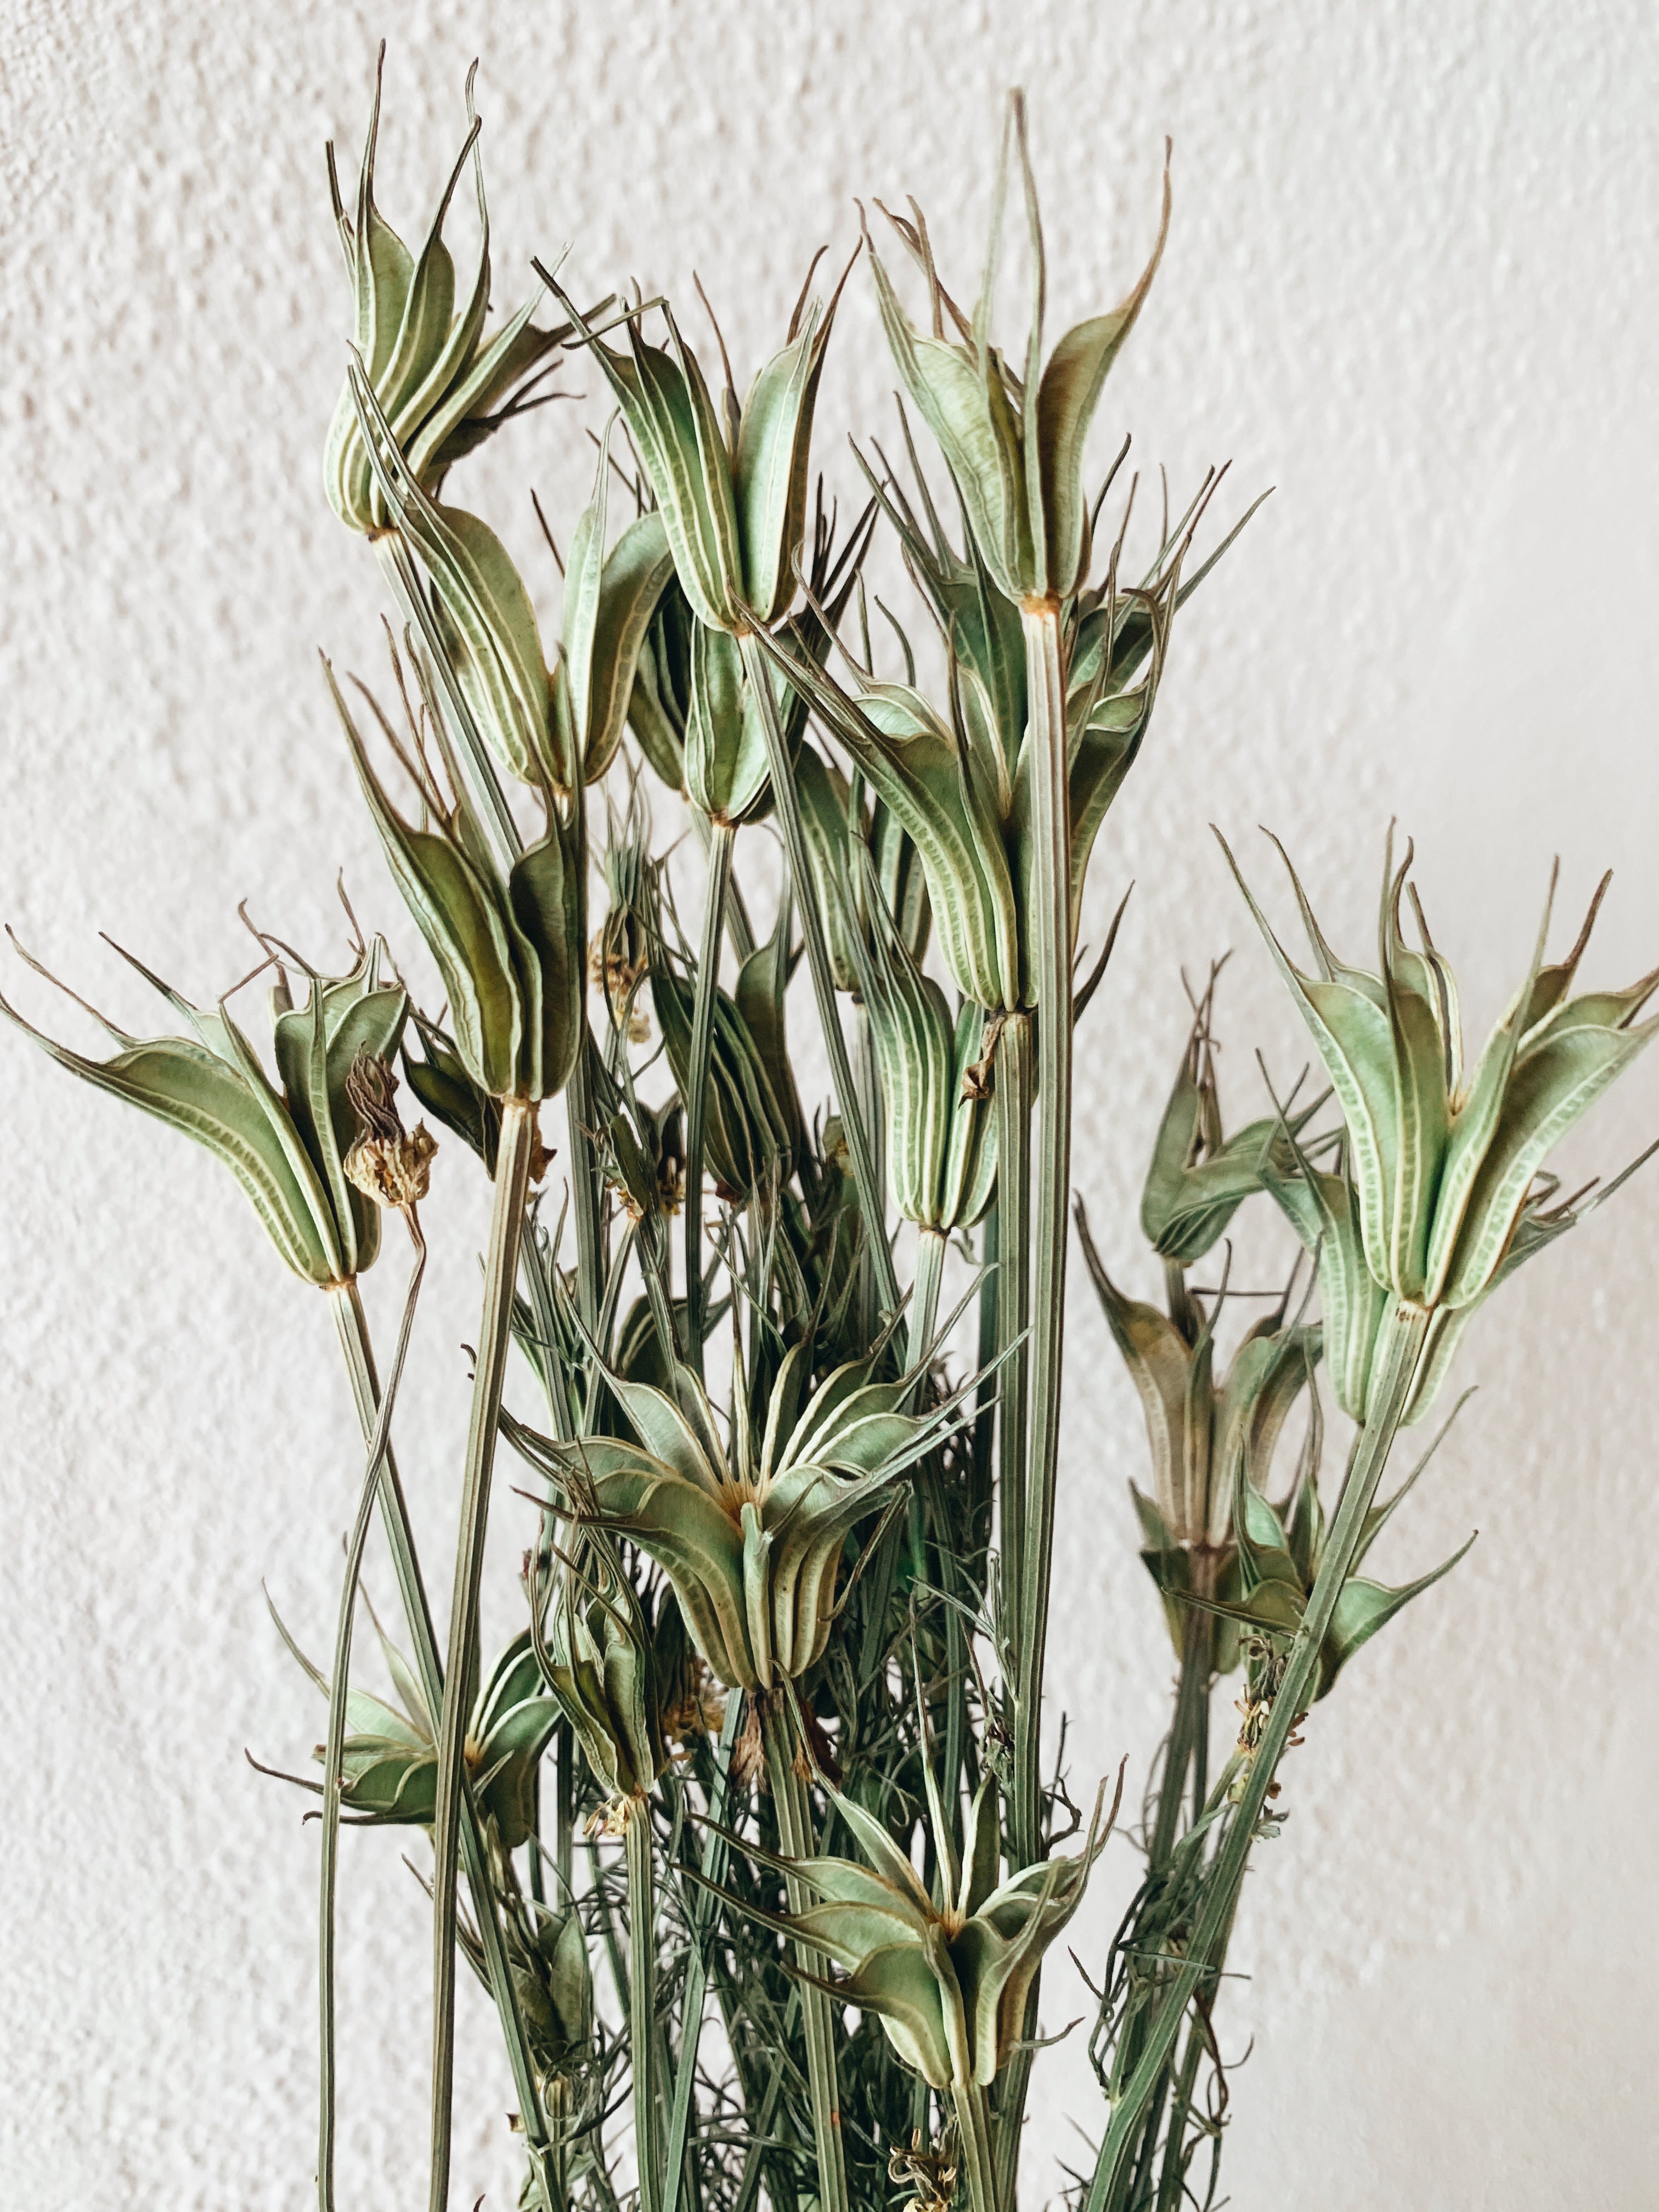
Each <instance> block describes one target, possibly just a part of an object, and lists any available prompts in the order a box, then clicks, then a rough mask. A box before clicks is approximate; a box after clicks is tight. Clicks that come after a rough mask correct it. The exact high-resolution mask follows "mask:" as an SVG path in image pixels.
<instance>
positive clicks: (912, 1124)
mask: <svg viewBox="0 0 1659 2212" xmlns="http://www.w3.org/2000/svg"><path fill="white" fill-rule="evenodd" d="M872 878H873V870H872V869H870V868H868V866H866V896H867V899H868V903H869V906H870V908H871V914H872V929H871V934H870V941H869V945H868V946H867V948H866V946H865V945H864V944H863V943H862V942H860V941H859V940H857V939H855V940H854V954H855V957H856V958H857V961H858V963H859V971H860V981H861V983H862V987H863V991H864V1000H865V1005H866V1007H867V1008H868V1010H869V1015H870V1034H871V1036H872V1040H873V1042H874V1044H875V1048H876V1060H877V1064H878V1066H879V1068H880V1071H881V1094H882V1101H883V1105H884V1110H885V1115H886V1126H887V1160H888V1166H889V1170H890V1174H891V1176H892V1183H893V1197H894V1200H895V1201H896V1204H897V1206H898V1210H899V1212H901V1213H902V1215H903V1216H904V1218H905V1219H906V1220H907V1221H914V1222H915V1223H917V1224H918V1225H920V1226H921V1227H922V1228H924V1229H937V1230H939V1231H945V1232H947V1233H948V1232H949V1231H951V1230H953V1229H967V1228H971V1226H972V1225H973V1224H974V1223H975V1221H977V1220H978V1219H979V1218H980V1216H981V1214H982V1213H983V1212H984V1211H985V1209H986V1207H987V1206H988V1205H989V1204H990V1202H991V1193H992V1190H993V1188H994V1185H995V1182H996V1157H997V1156H996V1125H995V1122H994V1119H993V1118H992V1115H991V1113H990V1110H989V1106H988V1103H987V1099H986V1097H985V1094H984V1091H983V1090H982V1088H981V1085H978V1084H976V1083H974V1082H972V1081H970V1080H969V1068H970V1067H971V1066H973V1065H974V1063H975V1061H976V1060H978V1059H979V1058H980V1057H981V1053H982V1051H983V1048H984V1035H985V1021H984V1017H983V1015H982V1014H981V1012H980V1010H979V1009H978V1007H976V1006H973V1005H971V1004H964V1005H963V1007H962V1008H961V1010H960V1012H959V1013H958V1015H957V1018H956V1020H955V1021H954V1022H953V1021H952V1020H951V1011H950V1008H949V1006H947V1005H946V1003H945V994H944V992H943V991H941V990H940V988H939V985H938V984H937V983H935V982H934V981H933V979H932V977H931V976H927V975H923V974H922V973H921V969H919V968H918V967H917V965H916V963H915V961H914V960H913V959H912V958H911V957H910V954H909V951H908V949H907V947H906V946H905V945H904V943H903V940H902V939H901V938H900V936H899V934H898V931H897V928H896V925H895V923H894V921H893V919H892V916H891V915H890V914H889V913H887V912H886V910H885V908H884V907H883V905H882V902H881V894H880V892H879V890H878V889H877V888H876V885H875V884H874V882H873V880H872Z"/></svg>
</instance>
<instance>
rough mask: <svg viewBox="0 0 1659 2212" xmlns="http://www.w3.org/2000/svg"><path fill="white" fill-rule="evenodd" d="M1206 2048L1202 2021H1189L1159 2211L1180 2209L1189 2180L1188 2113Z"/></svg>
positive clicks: (1167, 2140)
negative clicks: (1187, 2148) (1187, 2152)
mask: <svg viewBox="0 0 1659 2212" xmlns="http://www.w3.org/2000/svg"><path fill="white" fill-rule="evenodd" d="M1204 2049H1205V2035H1204V2029H1203V2026H1202V2024H1201V2022H1200V2021H1196V2020H1194V2021H1188V2026H1187V2047H1186V2049H1185V2050H1184V2051H1182V2057H1181V2070H1180V2072H1179V2073H1178V2074H1177V2075H1176V2084H1175V2095H1174V2097H1173V2098H1172V2099H1171V2100H1170V2127H1169V2132H1168V2134H1167V2135H1166V2136H1164V2169H1163V2172H1162V2173H1161V2174H1160V2175H1159V2177H1158V2207H1157V2212H1179V2207H1180V2204H1181V2199H1182V2191H1183V2189H1184V2186H1185V2184H1186V2179H1187V2157H1186V2147H1187V2116H1188V2113H1189V2112H1191V2111H1192V2108H1193V2090H1194V2087H1195V2086H1196V2085H1197V2081H1198V2069H1199V2065H1200V2062H1201V2061H1202V2059H1203V2057H1204Z"/></svg>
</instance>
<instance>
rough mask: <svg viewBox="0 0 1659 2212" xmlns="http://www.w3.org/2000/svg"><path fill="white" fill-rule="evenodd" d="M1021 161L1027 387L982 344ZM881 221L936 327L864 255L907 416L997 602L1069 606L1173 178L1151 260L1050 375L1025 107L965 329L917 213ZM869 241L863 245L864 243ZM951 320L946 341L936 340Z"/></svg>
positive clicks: (1011, 126) (1059, 355) (1080, 331)
mask: <svg viewBox="0 0 1659 2212" xmlns="http://www.w3.org/2000/svg"><path fill="white" fill-rule="evenodd" d="M1011 139H1012V142H1013V144H1014V146H1015V148H1016V149H1017V150H1018V157H1019V164H1020V169H1021V173H1022V176H1023V179H1024V187H1025V204H1026V210H1027V216H1028V218H1029V222H1030V242H1031V258H1032V264H1033V292H1034V295H1035V298H1034V307H1033V313H1032V319H1031V330H1030V343H1029V345H1028V349H1027V353H1026V359H1025V367H1024V376H1023V378H1022V377H1018V376H1016V375H1015V374H1014V373H1013V371H1012V369H1011V368H1009V366H1008V364H1007V362H1006V358H1005V356H1003V354H1002V353H1001V351H1000V349H998V348H997V347H996V346H995V345H994V343H993V342H992V339H991V335H990V324H991V316H992V311H993V307H994V292H995V282H996V265H997V258H998V252H999V247H1000V232H1001V228H1002V210H1003V200H1004V195H1005V190H1006V176H1007V161H1008V148H1009V143H1010V140H1011ZM912 213H913V215H914V216H915V221H914V222H904V221H903V220H902V219H901V218H899V217H896V216H889V220H890V222H892V224H893V227H894V228H895V230H896V232H897V234H898V235H899V237H900V239H901V240H902V243H903V244H904V246H905V247H906V248H907V250H908V252H909V253H910V254H911V256H912V257H913V258H914V259H915V262H916V263H917V264H918V266H919V267H920V269H921V272H922V275H923V276H924V278H925V280H926V282H927V288H928V294H929V297H928V303H927V304H928V309H929V315H930V321H931V327H930V329H928V330H927V331H918V330H917V329H916V328H915V325H913V324H912V323H911V321H910V319H909V318H908V316H907V315H906V313H905V312H904V310H903V308H902V306H901V305H900V303H899V299H898V295H897V294H896V291H895V290H894V289H893V285H892V283H891V281H890V278H889V276H888V275H887V272H886V270H885V269H884V267H883V266H882V264H881V261H880V259H879V258H878V256H877V254H876V252H875V249H874V246H871V248H870V266H871V269H872V273H873V275H874V276H875V281H876V295H877V299H878V302H879V305H880V308H881V319H882V325H883V328H884V330H885V331H886V333H887V342H888V344H889V346H890V349H891V351H892V356H893V360H894V363H895V366H896V368H897V370H898V373H899V378H900V380H901V382H902V384H903V386H904V388H905V391H906V392H907V393H908V395H909V398H910V399H911V402H912V404H914V405H915V409H916V411H917V412H918V414H920V415H921V418H922V420H923V421H924V422H926V423H927V427H928V428H929V429H930V430H931V431H932V432H933V435H934V437H935V439H936V440H937V441H938V443H939V451H940V452H941V453H942V454H943V455H944V457H945V465H946V466H947V467H948V468H949V470H950V471H951V480H952V482H953V483H954V484H955V486H956V489H957V495H958V496H959V497H960V499H961V501H962V505H963V513H965V514H966V516H967V518H968V523H969V529H970V530H971V532H972V533H973V538H974V542H975V547H976V549H977V550H978V553H979V556H980V558H981V561H982V562H984V565H985V568H986V570H987V574H989V576H990V578H991V580H992V581H993V583H994V585H995V586H996V589H997V590H998V591H999V592H1000V593H1001V594H1002V595H1003V597H1004V598H1005V599H1008V600H1011V601H1013V602H1015V603H1018V602H1021V601H1024V600H1026V599H1070V598H1071V597H1072V596H1073V593H1074V592H1077V591H1078V590H1079V588H1080V587H1081V586H1082V585H1083V583H1084V581H1085V579H1086V577H1087V574H1088V570H1089V565H1090V559H1091V517H1090V509H1089V501H1088V499H1087V497H1086V495H1085V492H1084V489H1083V476H1082V466H1083V449H1084V445H1085V441H1086V440H1087V437H1088V434H1089V428H1090V425H1091V422H1093V420H1094V415H1095V410H1096V409H1097V406H1098V405H1099V403H1100V395H1101V391H1102V388H1103V386H1104V384H1105V381H1106V377H1107V374H1108V372H1109V370H1110V368H1111V366H1112V364H1113V362H1115V360H1116V358H1117V356H1118V354H1119V352H1120V351H1121V348H1122V345H1123V343H1124V341H1125V339H1126V338H1127V337H1128V335H1129V332H1130V331H1131V330H1132V329H1133V327H1134V323H1135V319H1136V317H1137V316H1138V315H1139V313H1140V308H1141V305H1142V302H1143V301H1145V299H1146V294H1147V292H1148V290H1149V289H1151V286H1152V278H1153V276H1155V275H1156V274H1157V270H1158V261H1159V259H1160V258H1161V257H1162V254H1163V252H1164V239H1165V238H1166V237H1167V236H1168V234H1169V227H1170V178H1169V169H1168V166H1167V160H1166V165H1165V168H1164V211H1163V217H1162V221H1161V222H1160V224H1159V227H1158V243H1157V245H1156V246H1154V247H1153V249H1152V258H1151V259H1150V260H1149V261H1148V263H1147V264H1146V268H1145V269H1144V270H1142V271H1141V274H1140V276H1139V278H1138V279H1137V281H1136V283H1135V284H1134V285H1133V288H1132V289H1131V290H1130V292H1129V293H1128V295H1127V297H1126V298H1125V299H1124V300H1123V301H1121V303H1120V304H1119V305H1118V306H1117V307H1114V308H1112V309H1111V310H1110V311H1109V313H1105V314H1102V315H1096V316H1093V317H1091V319H1089V320H1088V321H1086V322H1083V323H1079V324H1078V325H1076V327H1075V328H1074V329H1073V330H1070V331H1067V332H1066V335H1065V337H1063V338H1061V340H1060V343H1059V344H1058V345H1057V346H1056V347H1055V348H1054V352H1053V353H1052V355H1051V356H1049V358H1048V363H1047V365H1046V366H1045V365H1044V363H1043V360H1042V307H1043V299H1044V294H1045V290H1046V283H1047V278H1046V269H1045V264H1044V258H1043V248H1042V223H1041V222H1040V221H1039V219H1038V216H1037V203H1036V183H1035V181H1034V179H1033V177H1032V174H1031V164H1030V155H1029V153H1028V151H1027V149H1026V143H1025V107H1024V99H1023V98H1022V96H1021V95H1020V94H1018V93H1015V94H1012V96H1011V98H1010V100H1009V111H1008V127H1007V129H1006V131H1005V132H1004V137H1003V148H1002V161H1001V166H1000V170H999V173H998V179H997V190H996V198H995V212H994V216H993V218H992V230H991V245H990V251H989V253H988V256H987V263H986V270H985V277H984V282H983V284H982V286H981V291H980V297H979V301H978V304H977V306H976V307H975V311H974V316H973V319H972V321H971V322H969V319H967V318H966V317H965V316H964V315H963V313H961V311H960V310H959V309H958V308H957V305H956V303H955V301H952V300H951V296H950V295H949V294H948V293H947V292H946V291H945V288H944V286H943V285H942V284H941V283H939V276H938V274H937V271H936V270H935V269H934V266H933V250H932V247H931V246H930V245H929V243H928V239H927V228H926V225H925V224H924V223H923V222H922V220H921V215H920V211H919V210H915V208H914V205H913V209H912ZM866 236H867V234H866ZM947 320H948V322H949V325H950V326H951V329H952V330H953V331H954V333H955V335H954V336H952V337H947V336H946V335H945V331H946V325H947Z"/></svg>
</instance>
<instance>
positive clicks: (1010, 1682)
mask: <svg viewBox="0 0 1659 2212" xmlns="http://www.w3.org/2000/svg"><path fill="white" fill-rule="evenodd" d="M1031 1028H1032V1024H1031V1018H1030V1015H1029V1014H1028V1013H1023V1012H1022V1013H1015V1014H1010V1015H1009V1016H1008V1018H1007V1019H1006V1021H1005V1022H1004V1023H1003V1024H1002V1028H1001V1030H1000V1032H999V1034H998V1036H997V1046H996V1061H995V1079H994V1090H993V1094H992V1095H993V1098H994V1111H995V1114H996V1122H997V1272H996V1285H995V1320H996V1349H997V1355H998V1366H997V1376H998V1379H999V1382H1000V1392H1001V1395H1000V1405H999V1407H998V1409H997V1424H996V1512H997V1531H998V1541H999V1543H1000V1547H1001V1617H1000V1634H1001V1643H1002V1657H1003V1662H1004V1674H1005V1679H1004V1682H1003V1698H1004V1711H1005V1717H1004V1726H1005V1728H1006V1729H1007V1730H1008V1733H1009V1734H1010V1735H1012V1736H1013V1738H1014V1740H1015V1741H1016V1743H1018V1741H1019V1740H1020V1739H1019V1720H1018V1716H1019V1712H1020V1709H1021V1706H1022V1705H1023V1703H1024V1696H1025V1691H1024V1683H1023V1680H1022V1677H1021V1674H1020V1654H1021V1650H1022V1648H1023V1644H1024V1636H1023V1632H1022V1627H1021V1623H1022V1619H1023V1606H1024V1589H1025V1576H1024V1559H1025V1542H1026V1539H1025V1465H1026V1436H1027V1427H1028V1422H1029V1417H1030V1336H1029V1331H1030V1318H1031V1303H1030V1301H1031V1278H1030V1234H1031V1213H1030V1203H1031V1189H1030V1184H1031V1096H1032V1091H1033V1089H1034V1086H1035V1068H1034V1066H1033V1055H1032V1050H1031V1042H1032V1039H1031ZM1028 1809H1029V1810H1030V1813H1031V1817H1030V1819H1029V1820H1028V1819H1027V1817H1026V1814H1027V1812H1028ZM1035 1828H1036V1821H1035V1812H1034V1808H1026V1807H1025V1805H1024V1802H1023V1801H1022V1800H1021V1799H1020V1798H1019V1796H1018V1795H1016V1796H1015V1797H1014V1799H1013V1801H1012V1803H1011V1804H1010V1806H1009V1838H1008V1842H1009V1855H1010V1857H1011V1858H1012V1861H1013V1862H1014V1863H1016V1864H1018V1865H1020V1866H1027V1865H1029V1864H1030V1863H1031V1861H1032V1860H1033V1859H1034V1858H1035V1857H1036V1836H1035ZM1026 2017H1027V2024H1028V2027H1029V2024H1030V2020H1031V2018H1032V2017H1033V2007H1031V2006H1028V2008H1027V2015H1026ZM1030 2075H1031V2052H1030V2049H1029V2048H1027V2047H1022V2048H1020V2049H1018V2050H1017V2051H1015V2052H1014V2054H1013V2056H1012V2058H1011V2059H1010V2060H1009V2062H1008V2064H1007V2067H1006V2069H1005V2070H1004V2073H1003V2075H1002V2079H1001V2081H1000V2084H999V2086H998V2091H997V2112H996V2135H995V2156H996V2187H997V2201H998V2203H1000V2204H1002V2205H1006V2206H1012V2203H1013V2201H1014V2184H1015V2179H1016V2176H1017V2173H1018V2166H1019V2134H1020V2126H1021V2122H1022V2120H1023V2118H1024V2111H1025V2094H1026V2090H1027V2087H1029V2084H1030Z"/></svg>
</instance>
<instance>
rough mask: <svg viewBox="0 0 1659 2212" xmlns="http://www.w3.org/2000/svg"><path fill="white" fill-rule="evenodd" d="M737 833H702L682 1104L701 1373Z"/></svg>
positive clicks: (689, 1282) (688, 1278) (691, 1314)
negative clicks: (707, 1137)
mask: <svg viewBox="0 0 1659 2212" xmlns="http://www.w3.org/2000/svg"><path fill="white" fill-rule="evenodd" d="M737 836H738V833H737V831H736V829H733V827H732V824H731V823H729V822H713V823H710V824H709V829H708V895H707V897H706V898H705V901H704V903H703V910H702V945H701V946H700V947H699V949H698V952H697V975H696V996H695V998H694V999H693V1000H692V1006H691V1057H690V1062H689V1063H688V1066H687V1069H686V1080H687V1095H686V1101H685V1198H684V1207H685V1336H686V1344H685V1354H686V1360H687V1364H689V1365H690V1367H692V1368H693V1369H694V1370H696V1372H697V1373H698V1374H699V1375H701V1374H702V1149H703V1133H704V1131H705V1129H706V1128H707V1127H708V1063H709V1060H710V1057H711V1056H712V1054H713V1052H714V1006H715V1003H716V1000H717V999H718V997H719V994H720V939H721V938H722V936H723V934H724V933H725V927H726V886H727V884H729V883H730V882H731V879H732V847H733V845H735V844H736V842H737Z"/></svg>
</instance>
